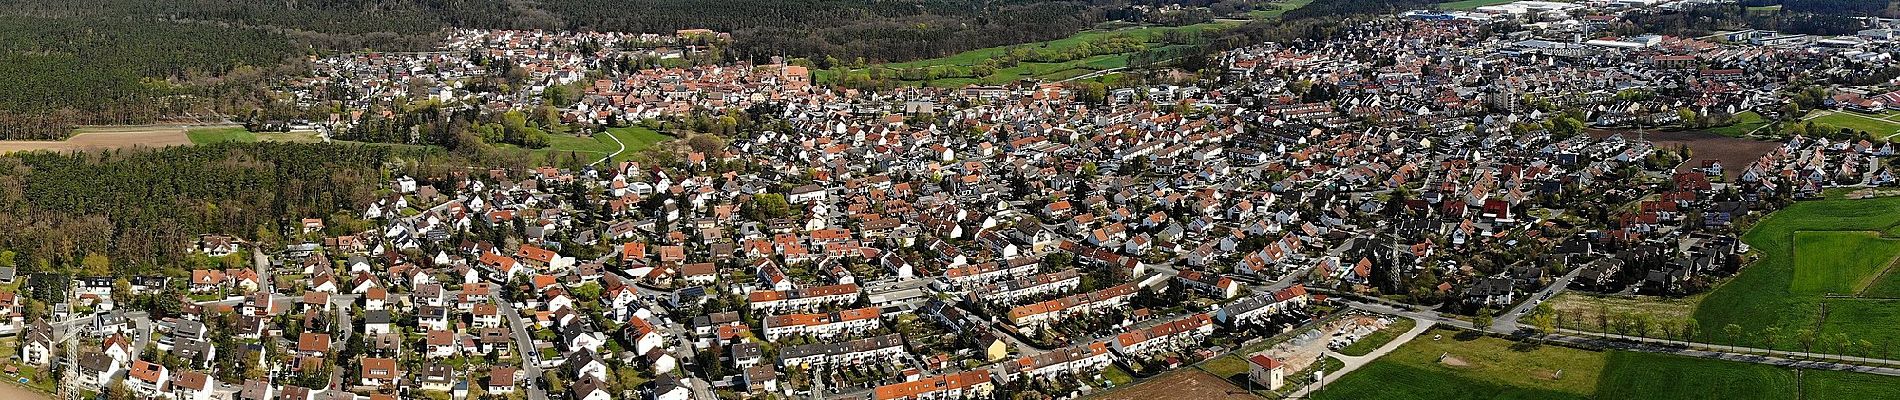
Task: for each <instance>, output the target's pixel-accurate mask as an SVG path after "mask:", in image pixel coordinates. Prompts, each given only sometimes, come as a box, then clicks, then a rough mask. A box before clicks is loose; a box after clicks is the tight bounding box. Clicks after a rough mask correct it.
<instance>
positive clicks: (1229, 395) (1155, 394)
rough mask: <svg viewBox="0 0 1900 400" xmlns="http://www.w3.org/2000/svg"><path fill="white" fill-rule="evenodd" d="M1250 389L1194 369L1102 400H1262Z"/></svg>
mask: <svg viewBox="0 0 1900 400" xmlns="http://www.w3.org/2000/svg"><path fill="white" fill-rule="evenodd" d="M1259 398H1260V397H1259V396H1255V395H1254V394H1253V393H1250V392H1248V391H1247V389H1244V388H1241V387H1239V386H1234V384H1232V383H1228V382H1227V381H1226V380H1223V379H1221V378H1219V377H1216V376H1214V375H1213V374H1209V373H1206V372H1202V371H1201V370H1198V369H1193V368H1182V369H1178V370H1175V371H1173V372H1169V373H1167V374H1163V375H1162V376H1159V377H1155V378H1154V379H1149V380H1148V381H1146V382H1142V383H1138V384H1135V385H1134V386H1128V387H1124V388H1120V389H1115V390H1113V391H1110V392H1108V393H1105V394H1103V395H1102V396H1101V397H1100V399H1102V400H1148V399H1196V400H1212V399H1259Z"/></svg>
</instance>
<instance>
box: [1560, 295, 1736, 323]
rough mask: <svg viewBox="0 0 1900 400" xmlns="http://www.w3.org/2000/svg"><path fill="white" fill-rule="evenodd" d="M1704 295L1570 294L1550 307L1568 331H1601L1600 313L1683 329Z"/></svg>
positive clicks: (1561, 297) (1562, 296)
mask: <svg viewBox="0 0 1900 400" xmlns="http://www.w3.org/2000/svg"><path fill="white" fill-rule="evenodd" d="M1701 299H1702V297H1701V296H1691V297H1688V298H1667V297H1655V296H1622V295H1600V294H1590V293H1582V292H1575V291H1569V292H1564V293H1563V294H1559V295H1557V297H1553V298H1551V299H1550V301H1549V302H1548V303H1547V304H1550V307H1551V310H1553V311H1555V312H1556V315H1557V317H1558V318H1561V319H1562V322H1563V326H1564V327H1565V328H1568V329H1576V330H1583V331H1601V330H1603V329H1602V327H1601V326H1600V325H1599V324H1597V323H1596V321H1597V314H1599V313H1602V312H1604V311H1606V310H1607V311H1609V312H1610V313H1611V314H1610V315H1612V316H1614V315H1618V314H1625V315H1629V316H1632V317H1643V318H1644V319H1645V320H1648V321H1650V322H1651V323H1654V324H1656V325H1657V326H1664V325H1668V326H1683V325H1684V324H1687V323H1688V322H1689V317H1690V316H1691V315H1694V314H1695V307H1696V303H1697V302H1698V301H1700V300H1701Z"/></svg>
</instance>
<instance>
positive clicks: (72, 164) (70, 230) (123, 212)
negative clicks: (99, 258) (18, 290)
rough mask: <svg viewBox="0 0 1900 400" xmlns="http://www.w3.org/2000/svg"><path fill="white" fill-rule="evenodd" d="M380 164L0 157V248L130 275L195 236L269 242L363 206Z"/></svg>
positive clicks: (369, 152) (228, 152)
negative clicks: (108, 263) (107, 263)
mask: <svg viewBox="0 0 1900 400" xmlns="http://www.w3.org/2000/svg"><path fill="white" fill-rule="evenodd" d="M389 152H390V150H389V148H387V147H381V146H337V145H320V144H243V145H239V144H221V145H211V146H187V147H173V148H167V149H164V150H158V151H141V150H127V151H108V152H100V153H75V154H55V153H48V152H34V153H25V154H17V155H11V156H5V157H0V171H4V173H0V247H4V248H7V249H11V250H14V251H17V252H19V253H20V254H21V255H23V256H24V257H23V258H24V259H31V260H38V261H43V262H46V263H49V264H50V265H66V264H70V263H71V262H72V261H75V260H78V259H80V258H82V257H84V256H86V255H89V254H104V255H108V256H110V257H111V258H112V259H113V260H115V261H116V262H115V263H114V265H120V266H126V267H131V268H130V269H133V270H145V269H149V268H152V267H157V266H163V265H171V264H173V263H177V262H180V261H182V260H183V259H184V257H185V255H186V251H187V249H188V247H189V246H191V245H192V244H193V243H195V242H196V240H197V234H199V233H228V234H234V235H238V236H240V237H263V236H274V235H276V234H277V233H278V232H280V228H281V227H283V226H289V225H287V224H290V222H287V221H286V220H285V219H286V218H296V217H322V216H328V215H330V213H332V212H335V211H336V210H339V209H342V210H348V209H355V208H357V207H359V206H361V205H365V204H368V203H369V201H370V200H372V199H373V198H374V196H375V193H374V190H375V188H376V187H377V185H378V184H379V183H380V182H381V178H382V175H381V172H380V167H381V166H382V165H383V163H384V161H386V160H388V159H389V158H390V154H389ZM291 221H294V220H291Z"/></svg>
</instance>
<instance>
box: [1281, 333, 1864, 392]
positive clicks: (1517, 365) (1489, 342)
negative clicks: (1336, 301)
mask: <svg viewBox="0 0 1900 400" xmlns="http://www.w3.org/2000/svg"><path fill="white" fill-rule="evenodd" d="M1430 335H1442V338H1441V339H1439V340H1436V341H1434V340H1430V339H1429V338H1430ZM1453 335H1454V333H1453V332H1452V331H1449V330H1442V329H1441V330H1434V331H1432V332H1428V333H1427V334H1426V336H1420V337H1419V339H1417V340H1413V341H1411V342H1409V343H1406V344H1405V345H1404V346H1402V347H1400V348H1399V349H1398V350H1397V351H1394V352H1393V353H1392V354H1390V355H1388V356H1386V357H1384V358H1380V359H1379V360H1377V361H1374V362H1372V363H1371V364H1367V365H1366V366H1365V367H1362V368H1360V369H1358V370H1357V371H1354V372H1352V373H1350V374H1348V375H1346V376H1344V377H1341V378H1340V379H1339V380H1338V381H1336V382H1334V383H1332V384H1331V385H1330V386H1329V387H1327V388H1325V389H1324V390H1321V391H1319V392H1317V393H1315V394H1314V395H1313V397H1312V398H1314V399H1340V400H1379V399H1420V400H1423V399H1487V400H1491V399H1665V400H1668V399H1739V400H1746V399H1764V400H1794V399H1800V398H1805V399H1892V398H1896V397H1897V396H1896V393H1900V378H1895V377H1888V376H1881V375H1869V374H1859V373H1850V372H1834V371H1813V370H1809V371H1802V372H1801V373H1798V374H1797V373H1796V372H1795V371H1794V370H1793V369H1784V368H1781V367H1775V366H1770V365H1763V364H1753V363H1742V362H1731V361H1720V360H1709V359H1701V358H1692V357H1684V356H1674V355H1663V354H1653V353H1637V352H1623V351H1611V352H1594V351H1588V350H1579V349H1573V348H1567V347H1558V346H1548V345H1546V346H1535V345H1528V344H1523V343H1517V342H1511V341H1508V340H1504V339H1497V338H1490V337H1483V338H1477V339H1471V340H1463V339H1461V338H1456V337H1454V336H1453ZM1557 371H1562V372H1561V374H1559V373H1557ZM1689 383H1693V384H1689ZM1797 390H1801V391H1804V392H1805V393H1801V395H1802V396H1797V393H1796V391H1797Z"/></svg>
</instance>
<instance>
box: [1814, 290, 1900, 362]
mask: <svg viewBox="0 0 1900 400" xmlns="http://www.w3.org/2000/svg"><path fill="white" fill-rule="evenodd" d="M1894 321H1900V300H1874V299H1828V300H1827V320H1826V321H1822V322H1821V330H1820V333H1821V337H1823V338H1835V337H1837V336H1838V335H1842V334H1845V335H1847V337H1848V338H1849V339H1853V340H1856V341H1858V340H1866V341H1868V342H1871V343H1872V344H1874V345H1875V346H1879V345H1882V344H1888V343H1894V342H1895V341H1896V340H1900V327H1896V326H1894ZM1884 350H1890V349H1883V348H1881V347H1875V348H1874V349H1873V351H1874V352H1875V353H1874V354H1872V355H1873V356H1876V357H1882V358H1893V357H1894V355H1893V354H1883V353H1881V352H1882V351H1884ZM1865 351H1867V350H1866V349H1863V348H1860V347H1854V348H1851V349H1849V350H1848V351H1847V353H1848V354H1853V355H1867V354H1863V352H1865ZM1830 352H1831V351H1830Z"/></svg>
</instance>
